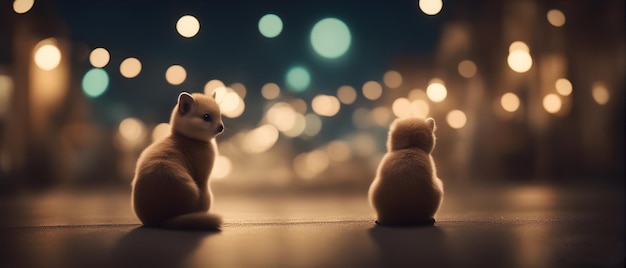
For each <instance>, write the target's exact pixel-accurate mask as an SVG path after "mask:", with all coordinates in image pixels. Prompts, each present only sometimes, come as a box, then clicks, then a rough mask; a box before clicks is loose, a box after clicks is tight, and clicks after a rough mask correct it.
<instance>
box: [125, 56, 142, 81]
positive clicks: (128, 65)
mask: <svg viewBox="0 0 626 268" xmlns="http://www.w3.org/2000/svg"><path fill="white" fill-rule="evenodd" d="M140 72H141V62H140V61H139V60H138V59H137V58H126V59H125V60H124V61H122V63H120V73H121V74H122V76H123V77H126V78H134V77H137V75H139V73H140Z"/></svg>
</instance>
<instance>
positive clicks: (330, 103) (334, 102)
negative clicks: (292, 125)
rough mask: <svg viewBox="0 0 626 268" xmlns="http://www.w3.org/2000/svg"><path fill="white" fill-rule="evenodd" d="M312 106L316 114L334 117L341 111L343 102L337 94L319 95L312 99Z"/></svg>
mask: <svg viewBox="0 0 626 268" xmlns="http://www.w3.org/2000/svg"><path fill="white" fill-rule="evenodd" d="M311 108H312V109H313V112H315V113H316V114H319V115H321V116H327V117H332V116H334V115H336V114H337V113H338V112H339V109H340V108H341V103H339V99H337V97H335V96H330V95H317V96H315V97H314V98H313V100H312V101H311Z"/></svg>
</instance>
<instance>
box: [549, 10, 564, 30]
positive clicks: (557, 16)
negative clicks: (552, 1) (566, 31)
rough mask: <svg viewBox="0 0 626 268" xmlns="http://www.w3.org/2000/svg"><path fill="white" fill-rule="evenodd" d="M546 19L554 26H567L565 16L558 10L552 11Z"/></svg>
mask: <svg viewBox="0 0 626 268" xmlns="http://www.w3.org/2000/svg"><path fill="white" fill-rule="evenodd" d="M546 17H547V19H548V22H550V24H552V26H555V27H561V26H563V25H564V24H565V14H563V12H561V11H560V10H558V9H551V10H550V11H548V14H546Z"/></svg>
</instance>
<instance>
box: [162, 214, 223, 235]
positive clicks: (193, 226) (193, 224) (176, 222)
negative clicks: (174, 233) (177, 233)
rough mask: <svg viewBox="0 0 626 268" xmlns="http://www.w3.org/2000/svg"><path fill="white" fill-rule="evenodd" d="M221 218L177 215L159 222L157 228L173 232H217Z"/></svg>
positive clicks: (210, 215) (211, 215)
mask: <svg viewBox="0 0 626 268" xmlns="http://www.w3.org/2000/svg"><path fill="white" fill-rule="evenodd" d="M220 225H222V218H221V217H220V216H218V215H215V214H209V213H205V212H196V213H189V214H183V215H179V216H176V217H173V218H170V219H167V220H165V221H163V222H161V223H160V224H159V225H158V226H159V227H161V228H166V229H174V230H190V231H219V230H220Z"/></svg>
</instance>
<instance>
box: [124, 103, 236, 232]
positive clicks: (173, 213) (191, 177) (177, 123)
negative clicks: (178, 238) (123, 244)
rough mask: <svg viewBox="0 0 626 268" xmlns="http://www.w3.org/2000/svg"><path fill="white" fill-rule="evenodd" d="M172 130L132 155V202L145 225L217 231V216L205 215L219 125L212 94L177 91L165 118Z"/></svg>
mask: <svg viewBox="0 0 626 268" xmlns="http://www.w3.org/2000/svg"><path fill="white" fill-rule="evenodd" d="M170 126H171V127H172V133H171V135H170V136H168V137H167V138H164V139H162V140H160V141H158V142H155V143H153V144H152V145H150V146H149V147H148V148H146V149H145V150H144V151H143V152H142V153H141V156H140V157H139V159H138V160H137V168H136V170H135V178H134V179H133V182H132V205H133V209H134V211H135V214H136V215H137V217H138V218H139V219H140V220H141V222H142V223H143V224H144V225H146V226H153V227H161V228H168V229H183V230H217V229H219V227H220V225H221V218H220V217H219V216H217V215H214V214H209V213H208V210H209V207H210V206H211V201H212V194H211V190H210V188H209V175H210V174H211V170H212V169H213V162H214V160H215V155H216V148H214V147H213V145H212V143H211V141H212V140H213V139H214V138H215V136H217V135H218V134H220V133H221V132H222V131H223V130H224V125H223V123H222V117H221V113H220V109H219V106H218V105H217V103H216V102H215V94H213V95H212V96H207V95H203V94H198V93H194V94H188V93H181V94H180V95H179V96H178V103H177V105H176V107H174V110H173V111H172V117H171V119H170Z"/></svg>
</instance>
